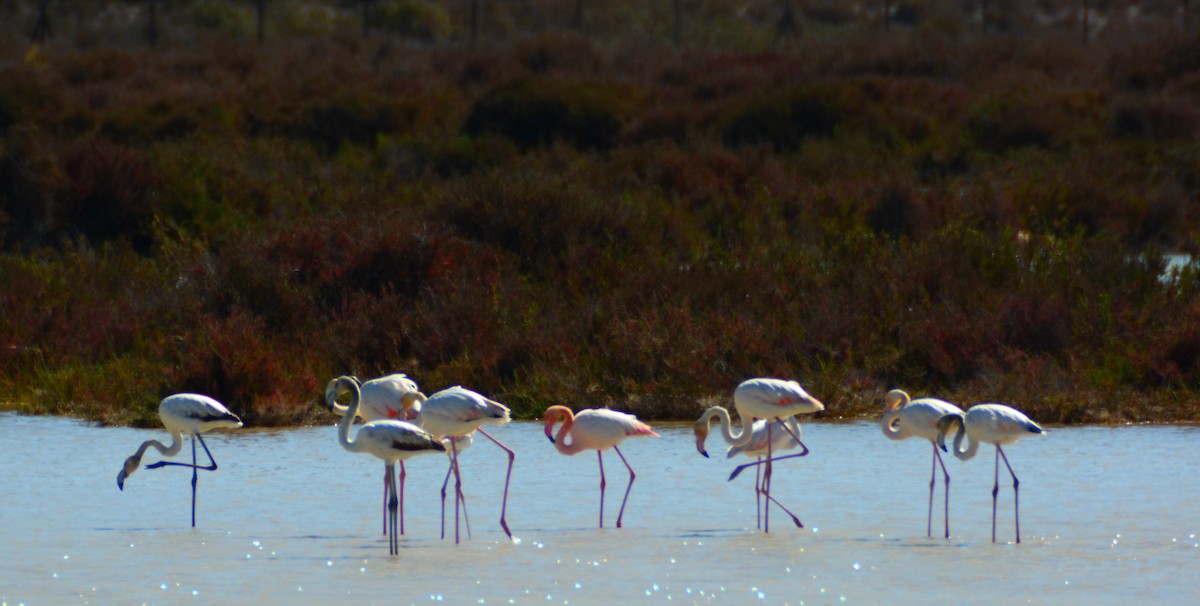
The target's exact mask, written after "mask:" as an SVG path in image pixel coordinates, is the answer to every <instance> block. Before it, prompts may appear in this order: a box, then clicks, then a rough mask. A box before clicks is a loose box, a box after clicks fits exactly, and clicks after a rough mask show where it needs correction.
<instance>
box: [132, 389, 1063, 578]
mask: <svg viewBox="0 0 1200 606" xmlns="http://www.w3.org/2000/svg"><path fill="white" fill-rule="evenodd" d="M347 394H349V396H350V399H349V404H347V405H343V404H341V403H339V399H340V398H342V397H343V396H345V395H347ZM325 399H326V403H327V404H328V405H329V406H330V408H331V410H333V411H334V412H338V413H341V414H342V421H341V423H340V424H339V425H338V443H340V444H341V445H342V448H345V449H346V450H348V451H350V452H363V453H368V454H371V455H374V456H375V457H376V458H379V459H381V460H383V463H384V477H383V489H384V519H383V532H384V534H387V535H388V537H389V545H388V548H389V554H390V555H397V554H398V553H399V540H398V535H400V534H403V533H404V518H403V516H404V512H403V506H402V503H403V494H404V479H405V475H406V474H405V471H404V461H405V460H406V459H408V458H409V457H413V456H416V455H419V454H426V453H431V452H443V453H447V454H448V456H449V459H450V466H449V469H447V471H446V479H445V480H444V481H443V483H442V520H443V523H442V527H443V529H442V538H443V539H444V538H445V508H446V489H447V486H448V485H449V482H450V476H451V475H453V476H454V479H455V481H454V540H455V542H456V543H457V542H458V540H459V525H460V524H459V519H460V506H461V514H462V515H461V517H462V519H463V521H464V522H465V523H466V529H467V532H468V533H470V521H469V518H468V517H467V512H466V499H465V498H464V496H463V492H462V478H461V475H460V474H459V467H458V454H459V452H461V451H462V450H463V449H464V448H466V447H468V446H470V444H471V442H472V439H473V436H474V434H476V433H478V434H479V435H482V436H483V437H485V438H487V439H488V440H490V441H491V442H493V443H495V444H496V445H497V446H499V447H500V449H502V450H503V451H504V452H505V454H506V455H507V456H508V470H507V472H506V474H505V478H504V497H503V502H502V503H501V506H500V527H501V528H502V529H503V530H504V533H505V534H506V535H508V537H509V538H510V539H511V538H512V532H511V531H509V529H508V523H507V522H506V521H505V512H506V509H507V506H508V483H509V479H510V478H511V476H512V465H513V461H514V459H515V458H516V454H515V453H514V452H513V451H512V449H510V448H509V447H507V446H505V445H504V444H503V443H501V442H500V441H499V440H497V439H496V438H494V437H492V435H491V434H489V433H488V432H487V431H485V430H484V429H483V426H484V425H504V424H506V423H508V422H509V420H510V416H509V409H508V407H506V406H504V405H503V404H500V403H499V402H495V401H493V400H490V399H488V398H486V397H484V396H483V395H480V394H478V393H476V392H474V391H471V390H469V389H464V388H462V387H458V386H455V387H451V388H449V389H444V390H442V391H439V392H437V393H435V394H433V395H432V396H426V395H425V394H423V393H421V391H420V390H419V389H418V388H417V384H416V383H415V382H413V381H412V380H411V379H409V378H408V377H407V376H405V375H404V374H399V373H398V374H392V375H388V376H385V377H380V378H378V379H373V380H370V381H366V382H362V381H359V380H358V379H357V378H356V377H352V376H343V377H338V378H336V379H333V380H332V381H330V382H329V385H328V387H327V388H326V391H325ZM733 403H734V408H735V409H736V411H737V414H738V417H739V418H740V421H741V428H740V429H735V428H734V427H733V421H731V420H730V415H729V411H728V410H727V409H726V408H723V407H720V406H714V407H712V408H709V409H708V410H706V411H705V412H704V414H703V415H701V416H700V419H699V420H698V421H697V422H696V426H695V436H696V449H697V450H698V451H699V452H700V454H702V455H704V456H705V457H707V456H708V452H707V451H706V450H705V447H704V444H705V441H706V438H707V437H708V432H709V429H710V427H711V424H712V421H713V419H714V418H715V419H717V420H718V421H719V422H720V429H721V436H722V437H723V438H724V439H725V442H727V443H728V444H729V445H730V448H729V451H728V456H729V457H733V456H736V455H738V454H742V455H746V456H749V457H753V458H754V459H755V461H754V462H752V463H747V464H745V465H741V466H739V467H737V468H735V469H734V471H733V473H732V474H731V475H730V477H729V479H730V480H732V479H733V478H735V477H737V475H738V474H740V473H741V472H742V471H743V470H745V469H747V468H749V467H754V468H755V475H756V481H755V489H754V490H755V498H756V500H757V501H758V506H757V507H756V515H757V516H758V527H759V528H762V529H763V531H764V532H769V531H770V509H771V505H772V504H774V505H775V506H776V507H778V508H779V509H780V510H781V511H783V512H784V513H786V514H787V515H788V516H789V517H790V518H791V519H792V522H793V523H795V525H796V526H797V527H803V524H801V522H800V518H798V517H796V515H795V514H793V513H792V512H791V511H790V510H788V509H787V508H786V507H784V505H783V504H782V503H780V502H779V501H778V500H777V499H776V498H775V497H773V496H771V471H772V465H773V463H775V462H777V461H781V460H783V459H789V458H794V457H802V456H804V455H807V454H808V448H807V447H806V446H805V445H804V443H803V442H802V441H801V439H800V426H799V424H798V423H797V421H796V415H800V414H807V413H814V412H818V411H821V410H824V409H825V406H824V405H823V404H821V402H820V401H819V400H817V399H816V398H814V397H812V396H811V395H809V394H808V392H806V391H805V390H804V388H803V387H801V386H800V384H799V383H797V382H796V381H786V380H782V379H767V378H760V379H749V380H747V381H744V382H743V383H742V384H741V385H738V386H737V389H736V390H734V392H733ZM158 414H159V417H160V418H161V419H162V423H163V426H165V427H166V429H167V431H169V432H170V433H171V443H170V444H169V445H164V444H163V443H162V442H159V441H158V440H147V441H146V442H143V443H142V445H141V446H140V447H138V449H137V452H135V453H134V454H133V455H131V456H130V457H129V458H127V459H126V460H125V464H124V465H123V467H122V469H121V471H120V473H118V474H117V487H118V488H120V489H122V490H124V488H125V480H126V479H128V478H129V476H131V475H133V473H134V472H135V471H137V470H138V468H139V466H141V461H142V457H143V455H145V454H146V451H147V450H148V449H150V448H154V449H155V450H158V451H159V453H161V454H162V455H163V456H164V457H172V456H175V455H177V454H179V451H180V450H182V448H183V434H184V433H187V434H189V435H191V437H192V462H191V464H188V463H179V462H174V461H158V462H156V463H153V464H150V465H147V466H146V469H158V468H160V467H168V466H176V467H186V468H190V469H191V470H192V526H195V525H196V480H197V471H198V470H201V469H203V470H206V471H215V470H216V469H217V463H216V461H215V460H214V459H213V457H212V453H211V452H209V450H208V446H207V445H206V444H205V443H204V438H203V437H202V436H201V434H202V433H203V432H205V431H208V430H210V429H216V428H222V427H227V428H236V427H241V426H242V421H241V419H239V418H238V417H237V415H235V414H233V413H232V412H229V410H228V409H227V408H225V406H223V405H222V404H221V403H220V402H218V401H216V400H214V399H212V398H210V397H208V396H204V395H199V394H190V393H183V394H175V395H172V396H167V397H166V398H164V399H163V400H162V402H161V403H160V404H159V407H158ZM356 418H361V419H362V420H363V424H362V425H361V427H359V429H358V432H357V433H356V434H355V435H354V436H353V437H351V435H350V431H351V427H352V425H353V424H354V421H355V420H356ZM560 423H561V427H559V429H558V432H557V433H555V432H554V428H555V427H556V426H558V425H559V424H560ZM880 424H881V426H882V429H883V434H884V435H885V436H887V437H888V438H890V439H893V440H903V439H906V438H910V437H918V438H924V439H926V440H929V442H930V444H931V445H932V449H933V462H932V464H931V465H932V470H931V472H930V478H929V516H928V519H927V522H926V534H927V535H929V536H932V534H933V494H934V485H935V484H936V480H937V470H938V468H939V466H940V467H941V470H942V476H943V478H944V480H943V486H944V492H945V512H944V518H945V536H946V538H949V537H950V520H949V512H950V509H949V508H950V492H949V486H950V484H949V482H950V474H949V473H948V472H947V471H946V465H945V463H944V462H943V461H942V456H941V454H940V453H939V452H938V449H939V448H941V450H943V451H946V450H947V448H946V443H945V440H946V436H947V435H948V434H955V436H954V445H953V452H954V455H955V456H956V457H958V458H959V459H963V460H967V459H970V458H972V457H973V456H975V453H976V452H977V451H978V449H979V444H980V443H981V442H985V443H988V444H993V445H995V447H996V457H995V459H996V462H995V468H996V469H995V483H994V484H993V486H992V542H993V543H994V542H995V541H996V495H997V492H998V491H999V486H1000V461H1001V460H1003V461H1004V466H1005V467H1006V468H1007V469H1008V473H1009V475H1011V476H1012V480H1013V513H1014V518H1015V522H1016V542H1017V543H1020V542H1021V519H1020V511H1019V508H1018V507H1019V492H1018V486H1019V484H1020V483H1019V482H1018V480H1017V475H1016V474H1015V473H1014V472H1013V469H1012V466H1011V465H1009V463H1008V457H1007V456H1006V455H1005V454H1004V449H1003V448H1001V445H1003V444H1009V443H1011V442H1013V441H1015V440H1016V439H1018V438H1020V437H1023V436H1026V435H1030V434H1040V433H1042V428H1041V426H1039V425H1038V424H1037V423H1035V422H1033V421H1032V420H1030V419H1029V417H1026V416H1025V415H1024V414H1022V413H1021V412H1019V411H1017V410H1015V409H1013V408H1010V407H1008V406H1005V405H1002V404H977V405H975V406H972V407H971V408H970V409H969V410H967V411H966V412H963V410H962V409H960V408H958V407H957V406H955V405H953V404H950V403H949V402H944V401H942V400H938V399H934V398H920V399H917V400H912V399H911V398H910V397H909V395H908V394H907V393H905V392H904V391H901V390H899V389H894V390H892V391H890V392H888V394H887V396H886V401H885V403H884V409H883V417H882V419H881V420H880ZM545 430H546V437H547V438H549V439H550V442H551V443H553V444H554V447H555V448H556V449H557V450H558V451H559V452H561V453H563V454H566V455H573V454H577V453H580V452H583V451H587V450H594V451H596V458H597V462H598V463H599V466H600V527H601V528H603V527H604V487H605V480H604V455H603V452H604V451H605V450H607V449H609V448H612V449H613V451H614V452H616V453H617V456H618V457H620V459H621V462H622V463H623V464H624V465H625V468H626V469H628V470H629V484H628V485H627V486H626V488H625V497H624V498H623V499H622V501H621V510H620V512H619V513H618V514H617V527H618V528H620V527H621V519H622V517H623V516H624V515H625V503H626V502H627V501H628V500H629V491H630V489H631V488H633V482H634V480H635V479H636V477H637V474H635V473H634V471H633V467H631V466H630V465H629V462H628V461H626V460H625V455H623V454H621V449H620V448H619V447H618V444H620V443H621V442H622V441H623V440H624V439H625V438H628V437H636V436H658V434H657V433H655V431H654V430H653V429H651V428H650V426H649V425H646V424H645V423H643V422H641V421H639V420H638V419H637V417H635V416H633V415H631V414H626V413H623V412H617V411H615V410H607V409H587V410H581V411H579V412H578V413H573V412H572V411H571V409H570V408H567V407H566V406H551V407H550V408H548V409H547V410H546V414H545ZM964 439H966V440H967V441H968V444H967V446H966V447H965V448H964V447H963V441H964ZM197 442H198V443H199V444H200V446H201V447H202V448H203V449H204V453H205V454H206V455H207V456H208V461H209V463H208V465H199V464H198V463H197V460H196V444H197ZM796 447H799V448H800V449H801V452H799V453H793V454H790V455H785V456H780V457H776V456H775V453H776V452H781V451H786V450H790V449H793V448H796ZM396 463H399V464H400V474H399V482H397V476H396V472H395V466H396ZM397 484H399V493H397ZM389 527H390V528H391V530H392V531H391V532H388V529H389Z"/></svg>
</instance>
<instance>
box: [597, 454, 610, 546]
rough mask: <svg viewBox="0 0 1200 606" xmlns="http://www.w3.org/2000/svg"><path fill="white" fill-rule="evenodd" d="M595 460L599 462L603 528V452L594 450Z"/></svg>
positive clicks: (602, 523)
mask: <svg viewBox="0 0 1200 606" xmlns="http://www.w3.org/2000/svg"><path fill="white" fill-rule="evenodd" d="M596 460H597V461H599V462H600V528H604V486H605V485H606V484H607V483H606V482H605V481H604V454H603V453H601V452H600V451H599V450H597V451H596Z"/></svg>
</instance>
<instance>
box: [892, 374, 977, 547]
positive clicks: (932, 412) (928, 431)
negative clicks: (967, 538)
mask: <svg viewBox="0 0 1200 606" xmlns="http://www.w3.org/2000/svg"><path fill="white" fill-rule="evenodd" d="M948 414H960V415H961V414H962V409H961V408H959V407H957V406H955V405H953V404H951V403H949V402H946V401H944V400H938V399H937V398H920V399H917V400H913V399H912V398H911V397H909V395H908V393H907V392H905V391H904V390H903V389H893V390H891V391H889V392H888V393H887V395H886V396H884V404H883V416H881V417H880V418H879V428H880V429H881V430H882V431H883V435H885V436H887V438H888V439H890V440H906V439H908V438H914V437H916V438H924V439H926V440H929V448H930V450H931V451H933V461H932V463H931V467H932V468H931V469H930V470H929V512H928V515H927V517H926V518H925V536H929V537H932V536H933V491H934V486H935V485H936V483H937V470H938V467H939V466H940V467H941V468H942V478H943V482H942V484H943V486H945V489H944V490H945V503H944V505H943V508H944V512H943V519H944V520H945V538H947V539H948V538H950V472H948V471H946V463H945V462H944V461H942V455H941V454H940V453H938V447H937V444H936V443H935V442H936V440H937V435H938V428H937V423H938V420H939V419H941V418H942V417H943V416H945V415H948Z"/></svg>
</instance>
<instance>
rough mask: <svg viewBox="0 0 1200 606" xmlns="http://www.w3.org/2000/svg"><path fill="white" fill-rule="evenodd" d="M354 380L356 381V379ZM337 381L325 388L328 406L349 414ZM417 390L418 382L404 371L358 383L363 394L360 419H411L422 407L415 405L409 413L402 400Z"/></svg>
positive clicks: (359, 413)
mask: <svg viewBox="0 0 1200 606" xmlns="http://www.w3.org/2000/svg"><path fill="white" fill-rule="evenodd" d="M339 378H340V377H339ZM351 378H353V379H354V380H355V381H357V379H356V378H354V377H351ZM337 382H338V379H332V380H330V381H329V383H328V384H327V385H326V386H325V403H326V404H327V405H329V407H330V408H331V409H333V411H334V412H336V413H338V414H342V413H345V412H346V407H345V406H343V405H341V404H338V402H337V398H338V395H339V391H338V390H337V388H336V387H337ZM418 391H420V390H419V388H418V387H417V383H416V382H415V381H413V380H412V379H410V378H408V375H406V374H404V373H402V372H398V373H393V374H390V375H386V376H383V377H379V378H376V379H371V380H370V381H365V382H362V383H360V384H359V392H360V393H361V394H362V395H361V403H360V404H359V410H358V417H359V418H361V419H362V420H363V421H368V422H369V421H378V420H381V419H400V420H411V418H412V417H415V416H416V414H417V413H419V412H420V406H419V405H415V406H413V407H412V408H409V409H407V410H406V408H405V406H404V405H403V401H402V399H403V397H404V396H405V394H409V393H416V392H418Z"/></svg>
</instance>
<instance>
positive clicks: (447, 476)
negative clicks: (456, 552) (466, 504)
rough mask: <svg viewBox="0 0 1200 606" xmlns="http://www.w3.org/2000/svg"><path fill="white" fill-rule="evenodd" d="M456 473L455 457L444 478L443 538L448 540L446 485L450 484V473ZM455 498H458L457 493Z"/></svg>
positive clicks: (447, 467) (451, 460)
mask: <svg viewBox="0 0 1200 606" xmlns="http://www.w3.org/2000/svg"><path fill="white" fill-rule="evenodd" d="M452 473H454V459H453V458H451V459H450V464H449V465H447V466H446V479H445V480H442V540H443V541H444V540H446V487H447V486H449V485H450V474H452ZM454 498H456V499H457V498H458V496H457V495H455V497H454Z"/></svg>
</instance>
